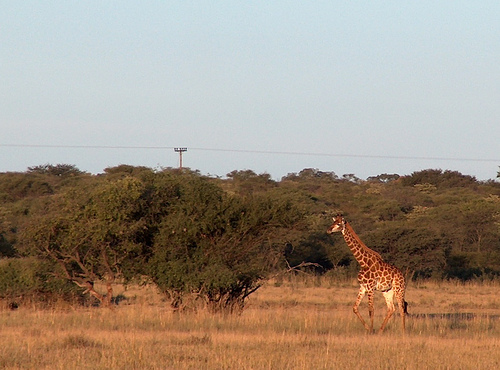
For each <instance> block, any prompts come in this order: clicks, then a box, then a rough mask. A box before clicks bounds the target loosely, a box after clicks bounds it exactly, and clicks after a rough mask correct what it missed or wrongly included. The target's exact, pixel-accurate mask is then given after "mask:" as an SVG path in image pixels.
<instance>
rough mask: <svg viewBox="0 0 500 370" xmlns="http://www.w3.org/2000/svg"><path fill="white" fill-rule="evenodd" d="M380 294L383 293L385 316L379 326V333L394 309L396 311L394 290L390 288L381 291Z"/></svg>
mask: <svg viewBox="0 0 500 370" xmlns="http://www.w3.org/2000/svg"><path fill="white" fill-rule="evenodd" d="M382 294H383V295H384V298H385V303H386V304H387V315H386V316H385V319H384V322H383V323H382V326H381V327H380V330H379V333H382V332H383V331H384V329H385V326H386V325H387V322H388V321H389V319H390V318H391V316H392V314H393V313H394V311H396V308H395V307H394V290H392V289H391V290H388V291H387V292H383V293H382Z"/></svg>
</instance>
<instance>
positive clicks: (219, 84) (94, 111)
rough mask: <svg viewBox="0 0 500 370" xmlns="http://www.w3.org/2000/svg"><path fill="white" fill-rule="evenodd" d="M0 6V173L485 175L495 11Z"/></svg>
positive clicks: (496, 93)
mask: <svg viewBox="0 0 500 370" xmlns="http://www.w3.org/2000/svg"><path fill="white" fill-rule="evenodd" d="M1 5H2V11H1V13H0V128H1V137H0V172H4V171H25V170H26V169H27V167H28V166H35V165H40V164H45V163H51V164H59V163H65V164H74V165H76V166H77V167H78V168H80V169H81V170H85V171H89V172H92V173H99V172H102V170H103V169H104V168H106V167H109V166H115V165H118V164H131V165H144V166H148V167H154V168H156V167H161V166H163V167H169V166H170V167H175V166H177V165H178V155H177V154H176V153H175V152H174V151H173V147H179V146H182V147H188V152H187V153H185V154H184V157H183V159H184V165H185V166H187V167H190V168H191V169H193V170H199V171H200V172H201V173H202V174H212V175H219V176H224V175H226V174H227V173H228V172H231V171H232V170H244V169H250V170H253V171H255V172H256V173H263V172H267V173H269V174H271V175H272V177H273V178H276V179H280V178H281V177H282V176H284V175H286V174H288V173H290V172H299V171H300V170H302V169H303V168H318V169H320V170H322V171H334V172H335V173H336V174H338V175H339V176H341V175H343V174H346V173H353V174H355V175H356V176H358V177H360V178H367V177H368V176H373V175H379V174H382V173H398V174H401V175H404V174H409V173H412V172H413V171H419V170H422V169H427V168H441V169H443V170H446V169H450V170H457V171H460V172H462V173H464V174H467V175H473V176H476V177H477V178H478V179H480V180H485V179H494V178H495V177H496V175H497V171H498V170H499V166H500V150H499V148H500V145H499V144H500V142H499V141H500V140H499V139H500V21H499V20H500V2H499V1H483V0H482V1H405V2H402V1H370V2H359V1H352V2H348V1H300V2H299V1H290V0H288V1H269V0H266V1H216V0H214V1H24V0H23V1H11V0H6V1H1ZM99 147H100V148H99ZM117 147H121V148H117ZM155 147H161V148H156V149H155ZM293 153H298V154H293Z"/></svg>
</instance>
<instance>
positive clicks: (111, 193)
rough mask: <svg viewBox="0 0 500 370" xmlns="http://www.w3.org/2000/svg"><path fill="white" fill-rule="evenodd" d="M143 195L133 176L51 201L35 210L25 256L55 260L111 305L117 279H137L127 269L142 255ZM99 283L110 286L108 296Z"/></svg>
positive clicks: (24, 234) (24, 239)
mask: <svg viewBox="0 0 500 370" xmlns="http://www.w3.org/2000/svg"><path fill="white" fill-rule="evenodd" d="M143 190H144V186H143V184H142V183H141V182H140V181H139V180H137V179H134V178H130V177H129V178H124V179H121V180H118V181H115V182H106V181H104V182H100V183H98V184H97V186H96V184H92V188H78V189H72V190H70V191H68V192H65V193H62V194H59V195H55V196H51V197H49V198H47V199H46V200H44V201H43V203H42V204H40V205H39V207H38V209H37V210H34V214H33V215H32V217H30V219H29V222H27V223H26V224H25V225H24V227H23V229H22V230H21V232H20V235H19V244H20V245H21V246H22V248H23V250H24V252H25V253H31V254H36V255H38V256H40V257H42V258H47V259H51V260H53V261H55V262H56V263H57V264H58V265H59V266H60V268H61V271H63V276H62V277H64V278H66V279H68V280H70V281H72V282H74V283H75V284H77V285H78V286H80V287H82V288H85V292H88V293H90V294H91V295H93V296H94V297H96V298H97V299H98V300H99V301H101V302H102V303H103V304H104V305H109V304H110V302H111V299H112V294H113V284H114V283H115V282H116V281H117V279H122V278H126V279H127V278H131V272H130V269H124V268H123V267H124V266H125V265H127V262H128V261H130V260H131V259H133V258H134V257H136V256H141V253H142V247H143V246H142V244H141V235H142V234H143V233H144V230H145V228H146V225H145V220H144V218H143V217H142V214H141V199H142V194H143ZM96 281H102V282H104V283H105V285H106V287H107V294H106V295H105V294H102V293H99V292H98V291H96V290H95V288H94V283H95V282H96Z"/></svg>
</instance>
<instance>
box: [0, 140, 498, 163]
mask: <svg viewBox="0 0 500 370" xmlns="http://www.w3.org/2000/svg"><path fill="white" fill-rule="evenodd" d="M0 147H11V148H60V149H132V150H135V149H140V150H172V149H173V150H175V149H176V147H173V146H129V145H50V144H0ZM189 150H195V151H196V150H198V151H210V152H226V153H251V154H267V155H269V154H273V155H296V156H316V157H337V158H371V159H399V160H428V161H455V162H496V163H499V162H500V159H495V158H464V157H462V158H456V157H425V156H423V157H419V156H397V155H376V154H345V153H319V152H316V153H313V152H291V151H290V152H288V151H274V150H252V149H221V148H197V147H189Z"/></svg>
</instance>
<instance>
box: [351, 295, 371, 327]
mask: <svg viewBox="0 0 500 370" xmlns="http://www.w3.org/2000/svg"><path fill="white" fill-rule="evenodd" d="M365 293H366V289H365V288H364V287H363V286H361V288H360V289H359V292H358V298H357V299H356V303H354V306H353V307H352V310H353V311H354V313H355V314H356V316H357V317H358V319H359V321H361V323H362V324H363V326H364V327H365V328H366V330H368V331H370V327H369V326H368V325H367V324H366V322H365V320H364V319H363V317H362V316H361V314H360V313H359V309H358V308H359V305H360V303H361V301H362V300H363V297H364V296H365Z"/></svg>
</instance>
